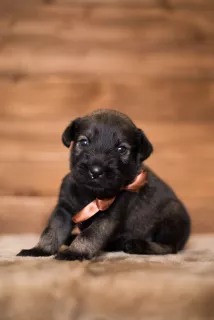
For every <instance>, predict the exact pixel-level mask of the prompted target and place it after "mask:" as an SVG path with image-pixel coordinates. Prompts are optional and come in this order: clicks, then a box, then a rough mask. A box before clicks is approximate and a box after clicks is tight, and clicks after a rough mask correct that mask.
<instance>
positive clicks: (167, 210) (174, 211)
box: [123, 200, 190, 254]
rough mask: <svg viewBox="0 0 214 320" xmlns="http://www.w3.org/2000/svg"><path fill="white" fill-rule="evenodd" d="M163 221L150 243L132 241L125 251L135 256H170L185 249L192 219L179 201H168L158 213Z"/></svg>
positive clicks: (151, 236)
mask: <svg viewBox="0 0 214 320" xmlns="http://www.w3.org/2000/svg"><path fill="white" fill-rule="evenodd" d="M158 214H159V216H160V217H161V220H160V221H159V222H157V224H156V225H155V226H154V228H153V232H151V234H150V239H151V240H150V241H147V239H131V240H127V241H126V242H124V249H123V251H125V252H127V253H134V254H170V253H177V252H178V251H179V250H181V249H183V247H184V245H185V243H186V241H187V239H188V237H189V234H190V218H189V216H188V214H187V212H186V210H185V208H184V207H183V205H182V204H181V203H180V202H179V201H177V200H168V201H167V202H166V203H165V205H164V206H163V207H162V208H161V210H160V211H159V212H158Z"/></svg>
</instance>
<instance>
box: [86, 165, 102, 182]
mask: <svg viewBox="0 0 214 320" xmlns="http://www.w3.org/2000/svg"><path fill="white" fill-rule="evenodd" d="M89 173H90V176H91V178H92V179H96V178H98V177H100V176H102V174H103V169H102V168H101V167H100V166H98V165H94V166H92V167H90V169H89Z"/></svg>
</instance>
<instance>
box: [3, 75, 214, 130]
mask: <svg viewBox="0 0 214 320" xmlns="http://www.w3.org/2000/svg"><path fill="white" fill-rule="evenodd" d="M26 92H27V94H26ZM0 96H1V109H0V117H1V118H2V119H5V120H6V119H10V120H11V119H14V120H16V121H17V120H18V119H23V120H40V119H41V120H55V119H61V120H64V121H65V123H66V122H68V121H69V120H70V119H73V118H75V117H77V116H78V115H79V114H81V113H82V114H83V113H85V112H89V111H91V110H93V109H96V108H100V106H102V107H103V108H109V107H114V108H117V109H118V110H123V111H124V112H126V113H129V114H130V116H131V117H132V116H134V115H136V114H137V115H138V117H139V118H140V119H143V120H144V121H160V120H164V121H166V120H170V121H203V120H204V121H212V120H214V111H213V110H214V109H213V104H214V80H212V81H211V80H210V81H209V80H208V79H207V80H206V79H205V80H202V79H201V80H199V79H192V80H190V79H183V80H175V79H174V80H173V79H171V80H164V79H159V78H152V79H151V78H147V79H144V78H141V77H137V76H134V77H124V78H121V77H103V76H102V77H85V76H84V77H75V76H73V77H57V76H55V77H54V76H53V77H51V76H50V77H38V78H37V77H35V78H34V77H27V78H23V79H22V78H21V79H17V80H14V81H11V80H10V79H0ZM202 106H203V107H202ZM0 130H1V129H0Z"/></svg>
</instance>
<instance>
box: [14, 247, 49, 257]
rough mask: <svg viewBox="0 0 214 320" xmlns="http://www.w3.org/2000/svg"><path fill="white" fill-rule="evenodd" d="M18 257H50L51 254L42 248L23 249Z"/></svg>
mask: <svg viewBox="0 0 214 320" xmlns="http://www.w3.org/2000/svg"><path fill="white" fill-rule="evenodd" d="M17 256H18V257H48V256H51V254H50V253H48V252H45V251H44V250H42V249H40V248H32V249H23V250H21V251H20V252H19V253H18V254H17Z"/></svg>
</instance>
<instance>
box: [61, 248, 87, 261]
mask: <svg viewBox="0 0 214 320" xmlns="http://www.w3.org/2000/svg"><path fill="white" fill-rule="evenodd" d="M55 259H57V260H68V261H75V260H78V261H83V260H90V259H91V257H90V256H89V255H88V254H82V253H77V252H72V251H70V250H64V251H62V252H59V253H58V254H57V255H56V256H55Z"/></svg>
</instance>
